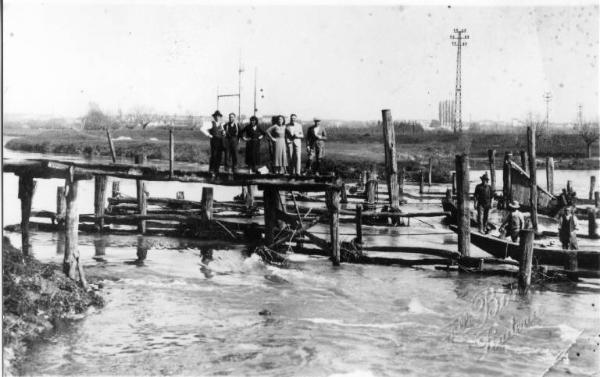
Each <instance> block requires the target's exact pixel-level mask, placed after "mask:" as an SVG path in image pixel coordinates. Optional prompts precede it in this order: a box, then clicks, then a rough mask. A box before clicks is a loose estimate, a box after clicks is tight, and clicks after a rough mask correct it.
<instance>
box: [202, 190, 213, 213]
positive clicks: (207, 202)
mask: <svg viewBox="0 0 600 377" xmlns="http://www.w3.org/2000/svg"><path fill="white" fill-rule="evenodd" d="M213 204H214V201H213V188H212V187H202V199H200V206H201V207H202V219H203V220H204V221H210V220H212V218H213Z"/></svg>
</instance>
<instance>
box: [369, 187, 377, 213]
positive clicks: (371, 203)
mask: <svg viewBox="0 0 600 377" xmlns="http://www.w3.org/2000/svg"><path fill="white" fill-rule="evenodd" d="M376 186H377V181H375V180H369V181H368V182H367V206H368V208H369V209H373V208H375V195H376V193H375V189H376Z"/></svg>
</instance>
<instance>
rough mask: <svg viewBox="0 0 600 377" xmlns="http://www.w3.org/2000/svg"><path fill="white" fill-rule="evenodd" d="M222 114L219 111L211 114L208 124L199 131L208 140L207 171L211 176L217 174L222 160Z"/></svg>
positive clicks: (223, 133)
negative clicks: (208, 158) (208, 156)
mask: <svg viewBox="0 0 600 377" xmlns="http://www.w3.org/2000/svg"><path fill="white" fill-rule="evenodd" d="M222 118H223V114H221V112H220V111H219V110H217V111H215V112H214V113H213V114H212V120H211V122H210V124H207V125H206V126H202V128H201V129H200V131H202V133H203V134H205V135H206V136H208V138H209V139H210V160H209V167H208V171H209V172H211V173H212V174H213V175H214V174H217V173H218V172H219V168H220V166H221V160H222V158H223V151H224V144H223V137H224V136H225V129H224V128H223V124H222V123H221V119H222Z"/></svg>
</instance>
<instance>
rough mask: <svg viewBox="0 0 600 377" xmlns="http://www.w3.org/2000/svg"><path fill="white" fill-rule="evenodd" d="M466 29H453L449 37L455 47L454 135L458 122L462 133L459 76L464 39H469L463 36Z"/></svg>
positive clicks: (465, 35)
mask: <svg viewBox="0 0 600 377" xmlns="http://www.w3.org/2000/svg"><path fill="white" fill-rule="evenodd" d="M466 32H467V29H454V34H452V35H450V39H452V46H456V47H457V50H456V85H455V87H454V111H455V116H454V132H455V133H456V126H457V124H456V123H457V121H458V130H459V131H460V132H462V83H461V81H462V74H461V50H462V47H463V46H466V45H467V42H465V41H464V40H465V39H469V36H468V35H467V34H465V33H466Z"/></svg>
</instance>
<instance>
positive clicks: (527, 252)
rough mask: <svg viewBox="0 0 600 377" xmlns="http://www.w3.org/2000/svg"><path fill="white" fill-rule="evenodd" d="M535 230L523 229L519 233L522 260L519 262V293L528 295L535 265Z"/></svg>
mask: <svg viewBox="0 0 600 377" xmlns="http://www.w3.org/2000/svg"><path fill="white" fill-rule="evenodd" d="M533 236H534V233H533V229H523V230H521V232H520V233H519V245H520V247H521V251H522V253H521V260H520V261H519V274H518V283H519V291H520V292H521V293H523V294H526V293H527V292H528V291H529V285H530V284H531V267H532V264H533Z"/></svg>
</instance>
